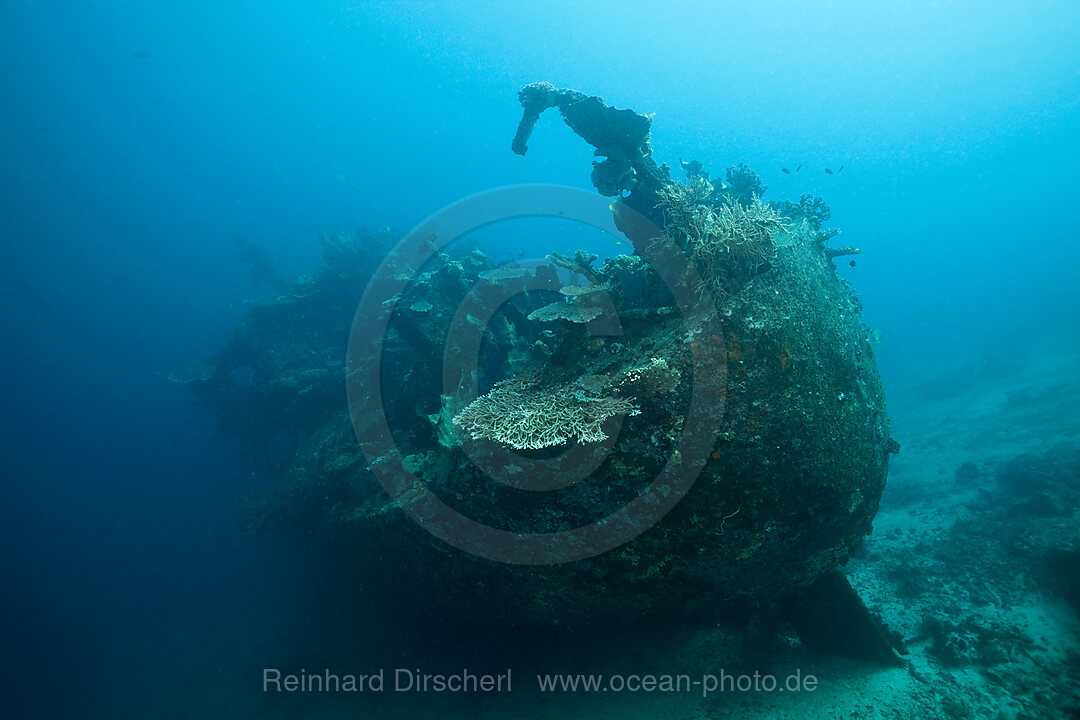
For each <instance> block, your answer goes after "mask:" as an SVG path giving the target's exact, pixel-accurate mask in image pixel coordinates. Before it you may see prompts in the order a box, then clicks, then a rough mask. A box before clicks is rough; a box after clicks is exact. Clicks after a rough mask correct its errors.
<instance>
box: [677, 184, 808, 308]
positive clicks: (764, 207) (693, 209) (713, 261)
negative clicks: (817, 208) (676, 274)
mask: <svg viewBox="0 0 1080 720" xmlns="http://www.w3.org/2000/svg"><path fill="white" fill-rule="evenodd" d="M712 191H713V187H712V185H711V184H710V183H709V182H708V181H707V180H704V179H702V178H700V177H696V178H691V180H690V182H688V183H679V182H676V183H672V184H670V185H667V186H665V187H663V188H661V189H660V190H659V191H658V192H657V198H658V199H659V200H660V202H659V207H662V208H663V209H664V212H665V215H666V217H667V222H666V223H665V227H666V229H667V230H668V233H669V234H670V235H671V236H672V237H673V239H674V240H676V241H677V242H679V243H680V244H681V245H683V246H684V247H685V248H686V250H687V251H688V252H689V253H690V256H691V257H692V258H693V259H694V261H695V262H696V263H697V265H698V267H699V270H700V272H701V274H702V277H703V278H704V280H705V282H706V284H708V285H709V286H710V287H711V288H712V289H713V290H714V291H716V292H721V293H722V292H725V291H727V290H730V289H731V287H732V286H734V285H739V284H742V283H744V282H746V281H747V280H749V279H750V278H752V277H753V276H754V275H756V274H757V273H758V271H759V270H760V269H761V268H762V267H764V266H766V265H767V264H768V261H769V258H771V257H772V256H773V255H774V253H775V252H776V240H775V238H776V235H777V234H778V233H780V232H781V231H783V230H785V229H787V227H788V221H787V218H784V217H782V216H781V215H780V214H779V213H777V212H776V210H775V209H773V207H772V206H771V205H769V204H768V203H764V202H762V201H761V200H760V199H759V198H757V197H753V198H752V199H751V201H750V202H749V203H748V204H745V205H744V204H743V203H740V202H738V201H736V200H730V199H728V200H725V201H724V203H723V205H721V206H720V207H719V208H716V207H714V206H712V205H710V204H709V203H708V202H707V201H708V199H709V197H710V195H711V194H712Z"/></svg>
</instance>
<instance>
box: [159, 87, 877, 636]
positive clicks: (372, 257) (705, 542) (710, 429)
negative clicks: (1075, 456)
mask: <svg viewBox="0 0 1080 720" xmlns="http://www.w3.org/2000/svg"><path fill="white" fill-rule="evenodd" d="M520 99H521V102H522V105H523V107H524V109H525V112H524V117H523V119H522V122H521V125H520V127H519V128H518V132H517V135H516V137H515V139H514V143H513V149H514V150H515V151H516V152H518V153H520V154H524V153H525V151H526V143H527V141H528V139H529V135H530V133H531V131H532V128H533V126H534V125H535V123H536V122H537V121H538V120H539V118H540V117H541V114H542V113H543V112H544V111H545V110H546V109H548V108H558V110H559V111H560V112H561V113H562V116H563V118H564V119H565V121H566V123H567V124H568V125H569V126H570V128H571V129H572V130H573V131H574V132H576V133H578V134H579V135H581V136H582V137H583V138H585V139H586V140H587V141H588V142H589V143H590V144H592V145H593V146H594V147H595V148H596V154H597V155H598V156H601V157H603V158H604V159H603V160H601V161H598V162H597V163H595V164H594V169H593V172H592V180H593V183H594V185H595V186H596V188H597V190H598V191H599V192H600V193H601V194H603V195H606V196H609V197H614V198H615V200H614V202H613V203H612V206H611V208H612V212H613V213H614V218H615V222H616V225H617V226H618V227H619V229H620V230H621V231H622V232H623V233H624V234H625V235H626V236H627V237H628V238H629V240H630V241H631V242H632V243H633V246H634V248H635V254H633V255H623V256H618V257H614V258H609V259H607V260H604V261H603V262H598V261H597V259H596V258H595V256H590V255H588V254H586V253H584V252H580V253H578V254H577V256H575V257H573V258H568V257H564V256H559V255H553V256H551V257H550V258H549V260H550V262H548V263H544V264H541V265H539V266H537V267H532V268H529V267H514V266H503V267H498V268H497V267H495V266H494V265H493V263H492V262H491V261H490V260H489V258H488V257H487V256H486V255H485V254H484V253H482V252H480V251H479V250H472V251H462V252H459V253H457V254H453V253H447V252H435V253H433V258H432V259H431V260H430V261H429V262H428V263H427V264H426V265H424V266H423V267H419V268H418V267H410V266H408V264H407V262H406V261H405V260H404V259H402V260H400V261H397V260H395V258H394V257H393V256H391V257H390V258H389V259H387V260H386V262H385V263H384V265H383V272H387V271H389V272H392V273H393V272H396V273H398V274H400V273H407V274H410V276H411V277H412V278H413V279H412V281H411V282H410V283H409V284H408V286H407V288H406V290H404V291H403V292H402V293H401V294H400V295H399V296H397V297H395V298H392V299H391V298H388V299H387V300H388V301H390V302H388V303H387V308H388V309H387V310H386V312H387V313H389V314H390V317H389V319H388V322H389V326H388V327H389V329H388V332H387V334H386V337H385V342H384V345H383V352H382V354H381V357H380V358H379V359H378V360H379V363H380V366H381V373H382V374H381V383H382V385H381V396H382V406H383V407H382V410H381V412H382V413H383V415H382V417H384V418H385V421H386V423H387V424H388V425H389V427H390V428H392V431H393V437H394V441H395V442H396V445H397V447H398V448H399V452H400V456H397V457H389V456H379V457H370V456H369V455H370V453H368V454H365V453H366V452H367V450H368V449H367V448H365V447H362V446H361V444H358V442H357V435H359V436H360V437H361V440H363V436H364V433H365V427H364V425H365V424H366V423H367V422H368V419H367V418H366V417H365V416H362V415H361V416H360V417H356V418H354V419H355V421H356V424H357V426H358V427H356V428H354V425H353V421H352V420H353V419H351V418H350V414H349V407H348V406H347V403H346V394H345V390H344V388H345V383H346V374H347V372H351V370H350V369H349V368H347V367H346V364H345V363H344V359H345V356H346V342H347V341H348V338H349V332H350V321H351V320H352V313H353V309H354V308H355V306H356V304H357V302H358V300H359V299H360V296H361V294H362V293H363V292H364V289H365V286H366V285H367V283H368V281H369V279H370V277H371V275H372V273H373V272H374V270H375V266H376V265H377V264H378V262H379V260H380V259H381V257H382V255H383V254H384V253H385V252H386V251H387V249H388V248H389V247H390V245H391V240H390V238H386V237H374V236H363V237H360V238H357V239H355V240H350V239H347V238H331V239H328V240H327V242H326V252H325V254H324V255H325V257H324V262H323V265H322V266H321V268H320V269H319V271H318V272H317V273H316V274H315V275H313V276H311V277H307V278H303V279H301V280H298V281H296V282H294V283H292V285H291V286H290V287H289V288H287V289H286V290H285V291H284V292H283V293H282V294H281V295H279V297H278V298H277V300H276V301H275V302H271V303H264V304H261V305H260V306H258V307H255V308H253V309H252V311H251V313H250V316H249V317H248V318H247V319H246V320H245V321H244V322H243V323H242V324H241V325H240V327H239V328H238V329H237V331H236V333H235V335H234V337H233V339H232V341H231V342H230V343H229V345H228V346H227V347H226V348H224V349H223V350H222V351H220V352H219V353H218V354H217V355H215V356H214V357H212V358H209V359H208V360H206V361H201V363H200V364H199V366H198V369H199V371H198V372H191V373H186V374H180V375H178V377H180V378H182V379H184V380H186V381H188V382H190V384H191V385H192V387H193V388H194V390H195V392H196V393H197V394H198V396H199V397H200V398H201V399H202V401H203V402H204V403H205V405H206V406H207V407H208V408H209V409H210V410H211V411H212V412H213V413H215V414H216V415H217V416H218V417H219V418H220V419H221V423H222V427H223V429H225V430H226V431H228V432H229V433H230V434H231V435H232V436H234V437H236V438H237V439H238V440H239V441H240V446H241V448H242V450H243V452H244V453H245V454H246V456H247V457H248V458H249V459H250V461H251V463H252V464H253V465H254V466H255V467H257V468H258V469H259V470H261V471H263V472H265V473H267V474H268V475H270V476H272V477H273V480H274V487H273V489H272V490H270V491H268V492H267V494H266V496H265V497H264V498H262V500H261V502H260V504H259V506H258V511H257V513H256V516H255V517H254V518H253V521H252V525H253V526H254V527H258V528H265V527H279V528H293V529H302V530H305V531H314V534H316V535H317V536H318V537H321V538H325V539H327V540H328V542H330V543H331V544H332V546H333V547H334V548H335V552H337V553H338V555H339V557H340V558H341V561H342V562H346V563H349V564H357V565H361V566H366V567H368V568H369V569H370V570H371V572H377V573H378V577H379V578H380V585H381V586H382V587H383V588H385V590H386V592H387V593H389V594H390V595H391V596H393V597H397V598H400V600H401V602H408V601H411V600H416V601H418V602H421V603H423V604H425V605H427V606H430V605H431V604H437V605H441V606H442V607H443V608H444V609H445V610H446V611H447V612H452V613H453V614H456V615H459V616H469V617H471V618H472V619H479V618H484V619H489V620H490V619H492V618H494V617H505V618H508V619H511V620H514V621H516V622H523V623H539V624H548V625H554V624H559V625H561V626H564V627H566V626H570V627H573V626H582V625H594V624H597V623H628V622H633V621H635V620H637V619H639V618H642V617H646V616H655V615H660V614H663V615H676V616H680V617H682V616H687V617H696V618H708V619H715V618H718V617H720V616H722V615H723V614H725V613H732V612H736V611H739V610H754V611H760V610H761V609H762V608H770V607H779V608H783V607H784V606H785V605H787V604H788V600H789V599H790V598H801V597H805V593H807V592H811V593H812V592H814V590H813V588H815V587H821V584H820V582H819V581H820V580H821V579H822V578H823V577H826V576H828V577H831V578H833V579H832V580H830V583H832V585H831V586H830V587H833V586H835V576H834V575H830V573H832V571H834V570H835V568H837V566H839V565H841V564H843V563H845V562H846V561H847V560H848V558H849V557H850V556H851V554H852V552H854V551H855V550H856V549H857V548H858V547H859V546H860V544H861V543H862V541H863V538H864V537H865V535H866V534H867V533H869V532H870V530H871V521H872V519H873V517H874V514H875V512H876V511H877V507H878V501H879V499H880V497H881V494H882V491H883V489H884V485H885V478H886V474H887V467H888V456H889V453H890V450H892V449H895V447H896V446H895V443H894V442H893V441H892V440H891V439H890V436H889V426H888V421H887V418H886V414H885V402H884V396H883V392H882V387H881V382H880V379H879V376H878V373H877V370H876V367H875V363H874V357H873V352H872V349H871V344H870V342H869V341H868V337H867V336H868V332H867V329H866V327H865V326H864V325H863V323H862V321H861V319H860V308H859V304H858V300H857V299H856V298H855V297H854V296H853V294H852V292H851V290H850V288H849V287H848V285H847V283H846V282H844V281H843V280H842V279H841V278H839V277H838V276H837V273H836V268H835V266H834V265H833V261H832V253H830V251H829V249H828V248H827V247H826V241H827V240H828V239H829V237H831V235H832V234H834V233H831V232H829V231H827V230H823V229H822V224H823V222H825V221H827V220H828V208H827V206H825V205H824V203H823V202H821V201H820V199H819V198H810V197H809V196H804V198H801V199H800V201H799V202H798V203H794V202H787V203H779V204H775V205H771V204H768V203H766V202H765V201H763V200H762V198H761V194H762V193H763V192H764V190H765V188H764V186H763V185H762V184H761V181H760V178H758V177H757V176H756V175H755V174H754V173H753V172H752V171H750V170H749V169H748V168H746V167H745V166H738V167H735V168H731V169H729V170H728V173H727V182H713V181H711V180H710V178H709V177H708V175H707V174H705V173H704V172H703V170H702V167H701V165H700V164H699V163H684V164H683V169H684V170H685V171H686V178H685V180H682V181H674V180H672V179H671V177H670V173H669V169H668V168H667V166H658V165H657V164H656V163H655V162H654V161H653V159H652V157H651V151H650V148H649V127H650V122H651V121H650V119H649V118H647V117H644V116H642V115H638V114H636V113H634V112H633V111H630V110H617V109H615V108H612V107H610V106H608V105H606V104H604V103H603V101H602V100H600V99H599V98H596V97H588V96H585V95H583V94H581V93H577V92H574V91H569V90H559V89H556V88H554V87H553V86H551V85H548V84H535V85H530V86H528V87H526V88H525V89H523V90H522V92H521V97H520ZM665 248H666V249H665ZM395 262H398V265H395ZM680 262H681V265H680ZM477 284H486V285H489V286H491V285H496V286H498V287H499V288H500V289H501V291H502V292H504V293H505V295H506V296H507V297H509V300H508V301H506V302H505V303H503V304H502V305H501V306H500V307H499V308H498V311H497V312H495V313H494V314H493V315H492V317H491V318H490V320H487V321H486V322H484V323H483V327H477V328H475V329H476V330H477V332H478V333H481V334H482V342H481V345H480V351H479V357H478V363H477V368H478V369H477V371H476V373H475V375H474V377H473V378H472V380H473V381H475V383H476V385H478V387H479V391H480V393H479V396H477V394H476V391H475V389H474V390H473V391H472V392H471V393H470V392H469V390H468V388H470V387H473V388H475V385H473V384H472V383H471V382H465V381H463V382H462V383H460V388H465V390H463V391H461V392H458V390H459V388H454V387H450V388H447V386H446V383H445V379H444V357H446V355H447V354H448V353H449V354H451V355H453V353H454V352H455V347H454V342H455V338H454V337H453V333H449V330H450V328H451V325H452V323H453V322H454V321H455V320H454V316H455V311H456V309H457V308H458V306H459V304H461V303H462V302H463V301H465V299H466V298H467V297H468V295H469V293H470V291H471V290H472V289H473V288H474V286H476V285H477ZM613 317H614V318H615V319H616V320H617V322H618V331H617V332H614V331H611V328H610V327H607V330H606V331H605V327H606V326H605V325H604V323H605V322H607V321H608V320H610V319H611V318H613ZM474 320H475V319H474ZM476 322H479V321H476ZM353 332H354V333H356V332H357V329H356V328H353ZM448 334H449V336H448ZM350 362H351V360H350ZM367 390H370V388H367ZM353 391H354V392H358V393H360V394H363V393H364V392H365V389H364V388H360V389H358V390H357V389H354V390H353ZM354 414H356V409H355V408H354ZM395 463H396V464H397V465H395ZM387 467H391V468H394V467H400V468H401V469H402V471H403V472H407V473H408V474H409V475H410V476H412V477H414V478H416V481H415V486H413V485H409V484H407V483H405V484H402V485H401V486H400V487H398V488H397V489H398V490H399V491H400V492H396V493H395V497H393V498H391V497H390V496H389V495H388V493H387V491H386V489H384V485H385V484H386V481H385V479H384V478H382V477H379V473H380V472H385V471H386V468H387ZM391 472H393V470H391ZM665 474H667V475H670V476H671V477H673V478H676V480H674V481H673V483H671V484H668V485H666V486H665V488H666V489H665V488H659V489H658V485H657V484H656V482H655V479H656V478H658V477H665ZM564 475H566V476H572V478H573V479H572V480H571V481H565V480H562V479H560V478H562V477H563V476H564ZM671 488H675V490H674V491H673V490H671ZM537 490H544V492H537ZM665 493H666V494H665ZM672 495H677V497H672ZM642 497H644V498H645V499H646V504H648V503H650V502H651V503H653V505H654V506H655V507H661V506H662V508H661V511H660V512H657V513H655V514H654V515H652V516H650V517H652V518H653V519H654V520H655V522H650V523H649V524H647V525H646V526H642V527H639V528H637V530H635V531H634V532H630V533H628V535H630V536H632V537H631V539H629V540H627V541H626V542H621V543H619V544H616V545H615V546H614V547H611V548H608V547H606V546H602V545H603V541H602V540H596V538H597V537H599V536H596V535H594V536H585V537H584V539H583V537H574V538H573V539H571V540H570V541H569V542H570V543H571V547H569V548H563V550H562V551H563V554H562V555H560V554H558V553H555V554H549V555H545V556H543V558H540V556H534V557H535V558H538V559H536V561H535V562H532V563H528V562H524V563H523V562H495V561H493V560H492V559H491V557H495V559H500V558H499V557H496V556H498V553H494V554H493V555H489V556H488V557H482V556H481V555H482V553H479V554H478V553H471V552H465V551H462V550H460V549H458V548H456V547H452V546H451V544H447V543H446V542H444V541H443V540H440V539H438V538H436V537H435V536H434V534H432V533H429V532H428V531H427V529H426V528H425V527H423V523H422V522H418V521H415V519H416V518H417V517H421V518H423V517H425V516H424V515H423V513H424V504H425V503H429V502H434V501H433V500H432V498H437V499H438V502H439V503H442V504H444V505H446V506H448V507H450V508H452V509H453V510H454V511H455V512H456V513H459V514H460V515H461V516H464V517H466V518H469V519H470V520H471V521H474V522H475V523H476V524H479V525H483V526H485V527H490V528H497V529H498V530H499V531H500V532H504V533H507V536H508V537H512V538H524V537H527V536H533V537H537V536H539V537H548V538H561V537H564V536H567V537H570V534H571V533H572V532H573V531H574V530H575V529H577V528H582V527H584V526H598V527H600V528H601V530H602V531H603V529H604V528H608V529H610V530H612V532H617V531H618V530H620V528H619V527H617V521H611V522H612V524H611V525H605V522H607V520H606V518H609V517H617V516H618V514H619V511H620V508H624V507H626V506H627V505H629V504H632V503H634V502H635V500H638V501H639V502H640V499H641V498H642ZM403 510H405V511H403ZM624 519H625V518H624ZM638 531H640V532H638ZM601 535H604V533H603V532H601ZM553 542H554V540H553ZM593 542H595V543H597V544H596V545H595V546H591V545H589V543H593ZM575 543H576V544H575ZM829 592H832V591H829ZM469 617H466V619H469ZM793 618H794V619H795V621H796V624H798V622H799V618H800V614H799V613H798V612H795V613H793Z"/></svg>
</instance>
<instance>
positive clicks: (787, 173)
mask: <svg viewBox="0 0 1080 720" xmlns="http://www.w3.org/2000/svg"><path fill="white" fill-rule="evenodd" d="M780 172H782V173H784V174H785V175H790V174H791V171H790V170H788V169H787V168H785V167H782V168H780Z"/></svg>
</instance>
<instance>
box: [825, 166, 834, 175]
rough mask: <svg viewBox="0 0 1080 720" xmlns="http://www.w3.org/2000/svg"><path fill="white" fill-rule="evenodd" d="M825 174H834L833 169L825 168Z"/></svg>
mask: <svg viewBox="0 0 1080 720" xmlns="http://www.w3.org/2000/svg"><path fill="white" fill-rule="evenodd" d="M825 174H826V175H832V174H833V171H832V170H830V169H829V168H825Z"/></svg>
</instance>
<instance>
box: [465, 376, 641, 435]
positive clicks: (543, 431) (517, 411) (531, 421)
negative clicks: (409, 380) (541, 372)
mask: <svg viewBox="0 0 1080 720" xmlns="http://www.w3.org/2000/svg"><path fill="white" fill-rule="evenodd" d="M639 412H640V411H639V409H638V407H637V406H636V405H634V404H633V403H632V402H630V401H629V400H626V399H624V398H618V397H600V396H596V395H594V394H592V393H589V392H587V391H584V390H583V389H582V388H581V387H580V386H575V385H573V384H570V385H559V386H538V383H537V381H536V380H535V379H533V378H525V379H522V378H515V379H512V380H504V381H503V382H501V383H499V384H498V385H496V386H495V387H494V388H493V389H492V391H491V392H489V393H488V394H487V395H484V396H482V397H479V398H477V399H476V400H474V401H473V402H471V403H469V405H468V406H467V407H466V408H465V409H464V410H462V411H461V412H460V413H458V415H457V417H455V418H454V424H455V425H457V426H459V427H460V428H461V429H462V430H464V431H465V432H467V433H469V435H470V436H471V437H472V438H473V439H474V440H476V439H479V438H487V439H489V440H495V441H496V442H500V443H502V444H504V445H508V446H510V447H512V448H514V449H515V450H538V449H540V448H545V447H551V446H553V445H561V444H562V443H564V442H567V441H568V440H577V441H578V442H580V443H586V442H599V441H601V440H606V439H607V435H606V434H605V433H604V431H603V429H602V427H601V426H602V425H603V422H604V421H605V420H607V419H608V418H609V417H611V416H613V415H619V414H622V413H626V414H629V415H637V414H638V413H639Z"/></svg>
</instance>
